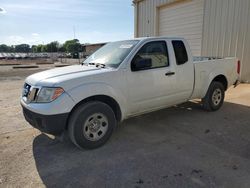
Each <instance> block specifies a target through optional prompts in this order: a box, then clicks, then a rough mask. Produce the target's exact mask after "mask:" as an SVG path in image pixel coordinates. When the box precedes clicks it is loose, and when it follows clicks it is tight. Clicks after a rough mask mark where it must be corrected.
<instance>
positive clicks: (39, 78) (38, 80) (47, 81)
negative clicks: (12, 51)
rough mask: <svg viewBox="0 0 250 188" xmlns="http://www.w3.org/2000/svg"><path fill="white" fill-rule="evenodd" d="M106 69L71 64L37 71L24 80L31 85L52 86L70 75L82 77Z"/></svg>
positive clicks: (70, 76) (69, 77)
mask: <svg viewBox="0 0 250 188" xmlns="http://www.w3.org/2000/svg"><path fill="white" fill-rule="evenodd" d="M105 70H106V71H107V70H108V69H104V68H98V67H95V66H86V65H72V66H67V67H62V68H55V69H51V70H47V71H43V72H39V73H35V74H33V75H31V76H29V77H28V78H27V79H26V82H27V83H28V84H30V85H33V86H54V85H55V84H57V83H59V82H62V81H63V80H67V79H72V77H75V78H76V77H83V76H87V75H93V74H97V73H101V72H106V71H105Z"/></svg>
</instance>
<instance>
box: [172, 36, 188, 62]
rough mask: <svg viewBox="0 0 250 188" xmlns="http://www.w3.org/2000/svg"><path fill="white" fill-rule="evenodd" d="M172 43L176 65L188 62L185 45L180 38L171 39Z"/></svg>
mask: <svg viewBox="0 0 250 188" xmlns="http://www.w3.org/2000/svg"><path fill="white" fill-rule="evenodd" d="M172 45H173V48H174V53H175V59H176V64H177V65H183V64H185V63H186V62H188V55H187V50H186V47H185V45H184V43H183V41H181V40H173V41H172Z"/></svg>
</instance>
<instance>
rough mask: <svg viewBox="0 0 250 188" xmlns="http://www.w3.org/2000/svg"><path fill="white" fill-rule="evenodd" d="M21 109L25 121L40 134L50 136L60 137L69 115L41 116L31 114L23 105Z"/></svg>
mask: <svg viewBox="0 0 250 188" xmlns="http://www.w3.org/2000/svg"><path fill="white" fill-rule="evenodd" d="M22 108H23V115H24V117H25V119H26V121H28V122H29V123H30V124H31V125H32V126H33V127H34V128H37V129H39V130H40V131H41V132H45V133H48V134H52V135H60V134H62V133H63V132H64V130H65V129H66V126H67V119H68V116H69V113H64V114H57V115H43V114H38V113H35V112H32V111H31V110H29V109H27V108H25V107H24V106H23V105H22Z"/></svg>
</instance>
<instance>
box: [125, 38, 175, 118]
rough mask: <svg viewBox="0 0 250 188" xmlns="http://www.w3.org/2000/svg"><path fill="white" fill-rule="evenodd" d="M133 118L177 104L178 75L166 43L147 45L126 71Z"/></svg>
mask: <svg viewBox="0 0 250 188" xmlns="http://www.w3.org/2000/svg"><path fill="white" fill-rule="evenodd" d="M127 84H128V96H129V101H128V102H129V103H130V105H129V106H130V109H129V111H130V115H133V114H138V113H141V112H144V111H150V110H153V109H157V108H161V107H164V106H168V105H171V104H174V103H175V101H176V98H175V94H176V91H175V84H176V74H175V66H173V64H172V63H171V62H170V58H169V50H168V44H167V41H165V40H154V41H149V42H145V43H144V44H143V45H142V46H141V47H140V48H139V50H138V51H137V52H136V54H135V55H134V56H133V59H132V60H131V62H130V63H129V67H128V70H127Z"/></svg>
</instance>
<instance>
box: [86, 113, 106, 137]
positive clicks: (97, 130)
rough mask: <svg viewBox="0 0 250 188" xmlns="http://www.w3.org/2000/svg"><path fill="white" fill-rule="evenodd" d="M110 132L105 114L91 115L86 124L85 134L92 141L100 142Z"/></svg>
mask: <svg viewBox="0 0 250 188" xmlns="http://www.w3.org/2000/svg"><path fill="white" fill-rule="evenodd" d="M107 130H108V119H107V117H106V116H105V115H104V114H101V113H95V114H92V115H90V116H89V117H88V118H87V120H86V121H85V123H84V126H83V134H84V136H85V138H86V139H88V140H90V141H98V140H100V139H101V138H102V137H103V136H104V135H105V134H106V132H107Z"/></svg>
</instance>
